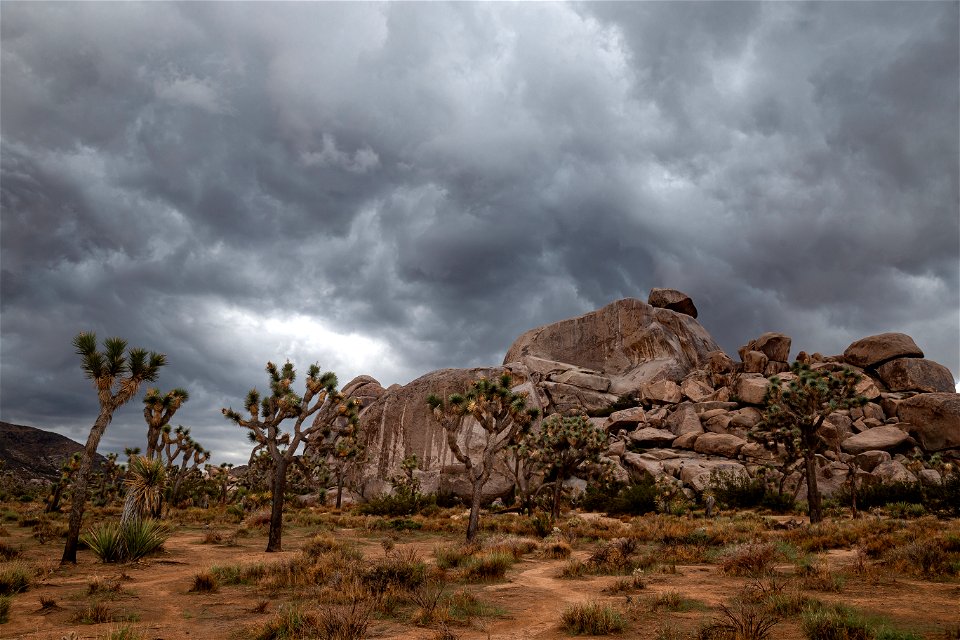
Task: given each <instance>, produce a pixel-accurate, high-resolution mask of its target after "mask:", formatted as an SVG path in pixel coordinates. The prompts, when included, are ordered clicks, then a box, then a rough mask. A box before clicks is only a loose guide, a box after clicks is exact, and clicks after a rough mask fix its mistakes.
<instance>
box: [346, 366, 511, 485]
mask: <svg viewBox="0 0 960 640" xmlns="http://www.w3.org/2000/svg"><path fill="white" fill-rule="evenodd" d="M504 371H506V369H504V368H502V367H495V368H481V369H441V370H439V371H433V372H431V373H428V374H426V375H424V376H421V377H420V378H417V379H416V380H414V381H413V382H411V383H409V384H407V385H404V386H402V387H401V386H394V387H391V388H390V389H388V390H387V391H385V392H384V393H383V394H382V395H381V396H380V397H379V398H377V399H376V400H375V401H374V402H372V403H371V404H370V405H369V406H367V407H365V408H364V409H363V410H362V411H361V412H360V429H361V432H362V433H363V434H364V435H365V437H366V441H365V445H366V450H367V461H366V463H365V466H364V469H363V477H364V479H365V483H366V484H368V485H370V486H371V487H372V486H373V485H376V484H378V481H379V484H380V485H382V483H384V482H385V481H387V480H389V478H390V477H392V476H393V475H394V474H396V473H398V472H399V469H400V462H401V460H403V458H404V457H405V456H408V455H412V454H416V456H417V458H419V460H420V462H421V464H422V467H423V469H425V470H426V469H433V470H442V469H449V470H450V472H449V473H446V474H444V473H443V472H440V473H439V474H438V478H439V479H438V482H439V483H440V484H442V485H444V486H445V487H446V486H447V484H446V481H447V480H451V481H452V480H453V478H452V475H455V473H454V472H455V470H456V463H457V461H456V459H455V458H454V457H453V454H452V453H451V452H450V448H449V447H448V446H447V439H446V434H445V433H444V431H443V428H442V427H441V426H440V424H439V423H438V422H437V421H436V420H435V419H434V417H433V413H432V411H431V409H430V407H429V406H428V405H427V397H428V396H429V395H430V394H432V393H435V394H437V395H439V396H441V397H443V398H446V397H447V396H449V395H450V394H451V393H461V392H463V391H465V390H466V389H467V387H468V386H469V385H470V383H471V382H473V381H474V380H476V379H477V378H480V377H482V376H485V377H487V378H493V377H496V376H499V375H501V374H502V373H503V372H504ZM514 382H515V383H521V382H523V380H522V378H521V376H520V375H518V374H517V372H514ZM348 386H349V385H348ZM475 429H476V430H477V431H478V432H481V430H480V428H479V427H478V426H477V427H475ZM477 440H479V438H477ZM494 475H495V476H498V478H497V479H496V480H495V481H492V482H491V484H490V486H489V487H488V488H487V489H485V491H484V494H485V495H487V496H488V497H491V498H492V497H496V495H495V494H496V489H497V486H498V485H501V486H502V482H501V480H502V479H504V478H506V477H509V473H508V470H507V469H506V467H505V466H504V468H503V469H501V470H500V471H498V472H497V473H495V474H494ZM455 484H456V485H457V486H451V487H450V488H451V489H452V490H455V491H456V490H459V489H462V485H463V483H459V482H458V483H455ZM436 489H437V488H436V487H424V491H426V492H429V491H431V490H432V491H436ZM364 493H365V494H366V493H367V492H366V491H365V492H364ZM463 495H464V496H468V495H469V492H468V493H467V494H463Z"/></svg>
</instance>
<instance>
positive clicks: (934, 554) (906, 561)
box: [887, 538, 960, 578]
mask: <svg viewBox="0 0 960 640" xmlns="http://www.w3.org/2000/svg"><path fill="white" fill-rule="evenodd" d="M948 548H949V546H948V545H947V544H945V541H944V540H942V539H940V538H932V539H919V540H915V541H914V542H911V543H909V544H906V545H904V546H901V547H897V548H895V549H894V550H892V551H891V552H889V553H888V554H887V558H888V560H889V561H890V563H891V564H893V565H894V566H895V567H896V568H897V569H899V570H901V571H905V572H908V573H914V574H918V575H920V576H922V577H925V578H934V577H941V576H949V575H952V574H954V573H957V567H958V562H960V553H957V552H950V551H948V550H947V549H948Z"/></svg>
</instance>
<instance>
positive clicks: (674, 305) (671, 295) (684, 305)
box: [647, 288, 697, 318]
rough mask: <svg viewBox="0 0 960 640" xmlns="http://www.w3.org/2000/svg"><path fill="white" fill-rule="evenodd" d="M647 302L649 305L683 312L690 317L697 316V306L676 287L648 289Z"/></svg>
mask: <svg viewBox="0 0 960 640" xmlns="http://www.w3.org/2000/svg"><path fill="white" fill-rule="evenodd" d="M647 304H649V305H650V306H651V307H658V308H660V309H669V310H670V311H676V312H677V313H683V314H685V315H688V316H690V317H691V318H696V317H697V307H696V305H694V304H693V300H691V299H690V296H688V295H687V294H685V293H684V292H682V291H677V290H676V289H656V288H654V289H650V295H649V296H647Z"/></svg>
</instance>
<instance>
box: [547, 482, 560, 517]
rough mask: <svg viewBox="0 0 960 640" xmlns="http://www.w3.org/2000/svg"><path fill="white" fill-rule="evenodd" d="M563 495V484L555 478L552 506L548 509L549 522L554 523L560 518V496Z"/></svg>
mask: <svg viewBox="0 0 960 640" xmlns="http://www.w3.org/2000/svg"><path fill="white" fill-rule="evenodd" d="M562 493H563V483H562V482H560V478H557V480H556V483H555V484H554V485H553V504H552V506H551V508H550V522H556V521H557V518H559V517H560V495H561V494H562Z"/></svg>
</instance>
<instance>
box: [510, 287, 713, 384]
mask: <svg viewBox="0 0 960 640" xmlns="http://www.w3.org/2000/svg"><path fill="white" fill-rule="evenodd" d="M718 350H720V347H719V345H717V343H716V342H715V341H714V340H713V338H712V337H710V334H709V333H707V331H706V330H705V329H704V328H703V327H702V326H701V325H700V323H699V322H697V321H696V320H695V319H694V318H692V317H690V316H688V315H685V314H682V313H676V312H673V311H670V310H668V309H658V308H655V307H652V306H650V305H649V304H646V303H645V302H642V301H640V300H636V299H633V298H627V299H624V300H618V301H616V302H614V303H612V304H609V305H607V306H606V307H603V308H602V309H599V310H597V311H593V312H591V313H587V314H585V315H582V316H580V317H578V318H571V319H569V320H561V321H560V322H555V323H553V324H549V325H546V326H543V327H538V328H536V329H532V330H530V331H527V332H526V333H524V334H523V335H521V336H520V337H519V338H517V340H516V341H515V342H514V343H513V345H512V346H511V347H510V349H509V350H508V351H507V355H506V357H505V358H504V360H503V361H504V363H510V362H516V361H518V360H521V359H522V358H523V357H525V356H535V357H537V358H543V359H546V360H553V361H556V362H569V363H571V364H574V365H577V366H578V367H582V368H586V369H593V370H594V371H598V372H601V373H602V374H603V375H605V376H607V377H619V378H624V379H626V381H627V382H628V383H630V384H632V385H633V388H636V387H637V386H639V383H640V382H645V381H654V380H661V379H668V380H673V381H675V382H676V381H680V380H683V378H684V377H685V376H686V375H687V374H688V373H690V372H691V371H693V370H695V369H697V368H699V367H700V366H701V364H702V363H703V362H705V361H706V357H707V355H708V354H709V353H710V352H711V351H718ZM624 386H627V385H624ZM618 388H619V387H618Z"/></svg>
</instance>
